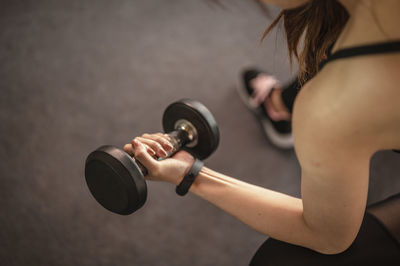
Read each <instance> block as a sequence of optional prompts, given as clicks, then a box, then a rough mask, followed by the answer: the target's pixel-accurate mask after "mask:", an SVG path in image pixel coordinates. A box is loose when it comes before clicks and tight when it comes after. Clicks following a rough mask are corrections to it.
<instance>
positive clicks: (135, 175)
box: [85, 146, 147, 215]
mask: <svg viewBox="0 0 400 266" xmlns="http://www.w3.org/2000/svg"><path fill="white" fill-rule="evenodd" d="M133 160H134V159H133V158H131V157H130V156H129V155H128V154H127V153H125V152H124V151H122V150H120V149H118V148H116V147H113V146H101V147H100V148H98V149H97V150H95V151H94V152H92V153H90V154H89V156H88V157H87V159H86V164H85V178H86V183H87V185H88V187H89V190H90V192H91V193H92V195H93V196H94V198H95V199H96V200H97V202H98V203H100V204H101V205H102V206H103V207H104V208H106V209H107V210H109V211H112V212H115V213H118V214H122V215H128V214H131V213H133V212H134V211H136V210H137V209H139V208H140V207H142V206H143V204H144V203H145V201H146V198H147V186H146V182H145V180H144V177H143V174H142V172H141V170H140V169H139V167H138V166H137V164H136V163H133Z"/></svg>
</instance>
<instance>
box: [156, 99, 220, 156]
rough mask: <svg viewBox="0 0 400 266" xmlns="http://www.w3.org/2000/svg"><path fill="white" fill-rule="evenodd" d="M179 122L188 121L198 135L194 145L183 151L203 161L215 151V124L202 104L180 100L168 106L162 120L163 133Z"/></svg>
mask: <svg viewBox="0 0 400 266" xmlns="http://www.w3.org/2000/svg"><path fill="white" fill-rule="evenodd" d="M179 120H187V121H189V122H190V123H191V124H192V125H193V126H194V127H195V128H196V131H197V135H198V140H197V143H196V145H195V146H193V147H190V145H188V146H189V147H188V146H186V147H183V148H182V149H183V150H186V151H188V152H189V153H191V154H193V155H194V156H195V157H197V158H199V159H200V160H203V159H205V158H207V157H208V156H210V155H211V154H212V153H213V152H214V151H215V150H216V149H217V147H218V143H219V130H218V126H217V122H216V121H215V118H214V116H213V115H212V114H211V112H210V111H209V110H208V109H207V107H205V106H204V105H203V104H202V103H200V102H198V101H195V100H191V99H182V100H180V101H177V102H174V103H172V104H170V105H169V106H168V107H167V108H166V110H165V112H164V115H163V119H162V124H163V128H164V132H167V133H168V132H171V131H173V130H175V124H176V122H177V121H179Z"/></svg>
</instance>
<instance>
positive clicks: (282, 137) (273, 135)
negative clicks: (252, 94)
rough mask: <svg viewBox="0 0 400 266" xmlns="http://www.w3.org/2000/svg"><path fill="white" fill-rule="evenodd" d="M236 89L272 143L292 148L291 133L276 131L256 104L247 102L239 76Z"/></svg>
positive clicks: (247, 98)
mask: <svg viewBox="0 0 400 266" xmlns="http://www.w3.org/2000/svg"><path fill="white" fill-rule="evenodd" d="M236 91H237V93H238V94H239V97H240V99H241V100H242V102H243V104H244V105H245V106H246V107H247V108H248V109H249V110H250V111H251V112H252V113H253V114H254V115H255V116H256V117H257V119H258V120H259V121H260V124H261V126H262V129H263V131H264V133H265V135H266V137H267V138H268V139H269V140H270V141H271V143H272V144H273V145H275V146H276V147H278V148H280V149H292V148H293V147H294V142H293V136H292V134H280V133H278V132H277V131H276V130H275V128H274V126H273V125H272V123H271V121H270V120H269V119H268V118H265V117H264V116H263V115H262V114H260V111H259V109H258V106H257V107H256V106H253V105H252V104H251V103H250V102H249V97H248V95H247V93H246V92H245V91H246V88H245V86H244V84H243V81H242V80H241V79H240V78H239V79H238V81H237V85H236Z"/></svg>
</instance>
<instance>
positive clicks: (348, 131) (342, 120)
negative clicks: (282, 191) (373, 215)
mask: <svg viewBox="0 0 400 266" xmlns="http://www.w3.org/2000/svg"><path fill="white" fill-rule="evenodd" d="M301 94H302V93H301ZM307 97H308V96H307V92H306V93H305V95H301V96H300V97H299V98H302V99H298V104H297V103H296V105H297V106H295V116H294V120H293V133H294V138H295V143H296V153H297V156H298V158H299V162H300V165H301V169H302V200H303V217H304V221H305V223H306V224H307V226H308V227H309V228H310V229H311V230H312V231H313V232H315V233H316V234H315V235H316V236H318V237H319V238H320V239H319V240H320V241H322V242H323V243H318V242H319V241H316V242H317V244H318V245H319V246H322V247H326V248H327V249H329V250H327V251H323V250H321V252H326V253H337V252H340V251H343V250H345V249H346V248H347V247H348V246H349V245H350V244H351V243H352V242H353V240H354V238H355V237H356V235H357V233H358V230H359V228H360V225H361V222H362V219H363V216H364V211H365V206H366V199H367V192H368V179H369V161H370V157H371V155H372V154H371V151H370V149H369V147H368V145H366V144H365V143H368V141H370V140H368V139H366V138H368V137H367V136H363V134H362V132H360V130H362V129H361V128H360V125H359V124H357V122H355V121H357V120H354V119H356V116H353V115H349V113H348V110H347V111H346V110H345V109H343V108H342V107H339V106H330V107H328V108H327V107H326V106H327V105H329V104H327V102H325V104H324V101H323V100H322V99H318V97H319V96H318V93H316V96H315V97H313V98H312V99H310V100H309V99H308V98H307ZM332 101H334V99H330V102H332ZM321 103H322V104H321ZM331 251H332V252H331Z"/></svg>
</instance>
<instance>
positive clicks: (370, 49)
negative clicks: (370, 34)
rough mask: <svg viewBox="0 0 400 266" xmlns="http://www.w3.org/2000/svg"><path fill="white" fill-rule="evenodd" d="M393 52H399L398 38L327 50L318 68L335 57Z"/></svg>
mask: <svg viewBox="0 0 400 266" xmlns="http://www.w3.org/2000/svg"><path fill="white" fill-rule="evenodd" d="M332 48H333V45H332V46H331V48H330V50H332ZM395 52H400V40H396V41H390V42H381V43H374V44H367V45H361V46H354V47H349V48H344V49H341V50H338V51H336V52H334V53H333V54H331V53H330V51H329V52H328V57H327V58H326V59H325V60H323V61H322V62H321V63H320V64H319V70H321V69H322V68H323V67H324V66H325V65H326V64H327V63H329V62H331V61H334V60H337V59H342V58H347V57H354V56H362V55H372V54H387V53H395Z"/></svg>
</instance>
